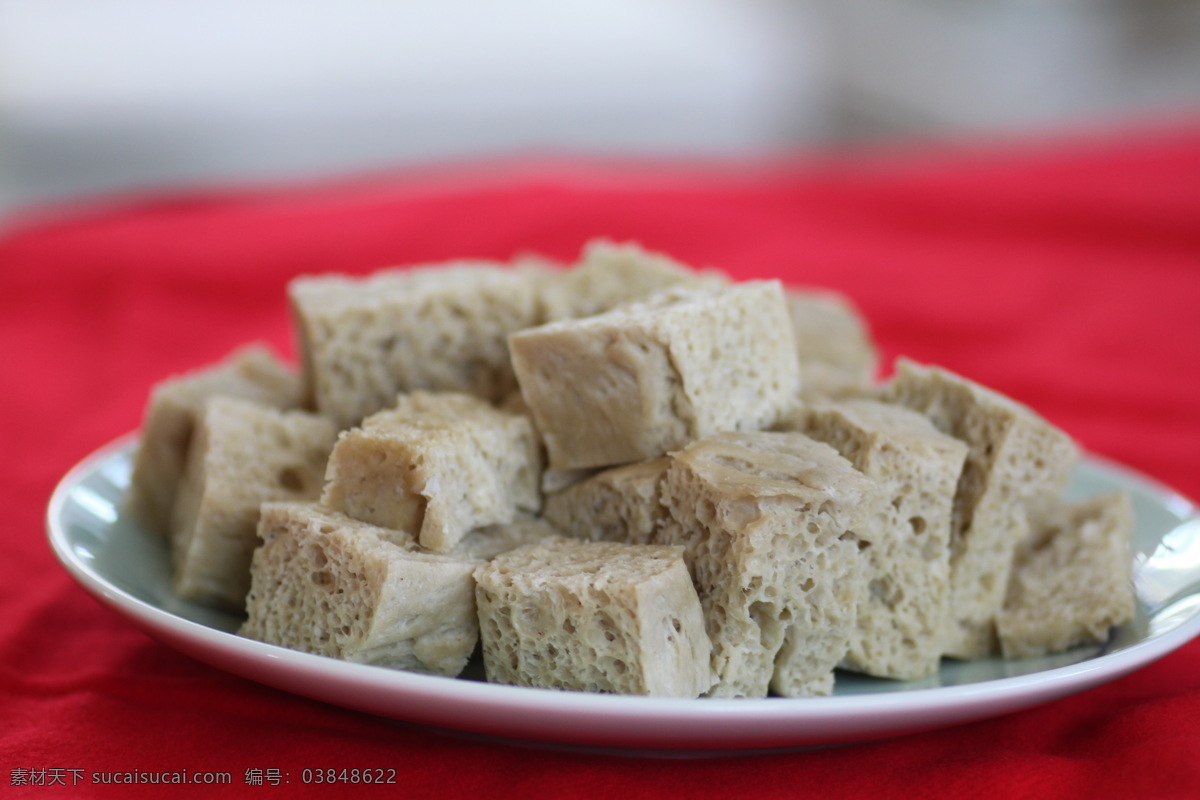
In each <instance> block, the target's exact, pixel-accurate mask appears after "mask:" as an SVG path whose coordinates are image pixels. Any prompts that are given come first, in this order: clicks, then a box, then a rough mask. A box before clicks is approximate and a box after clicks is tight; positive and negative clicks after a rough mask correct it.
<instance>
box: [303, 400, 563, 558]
mask: <svg viewBox="0 0 1200 800" xmlns="http://www.w3.org/2000/svg"><path fill="white" fill-rule="evenodd" d="M540 475H541V449H540V444H539V442H538V438H537V435H536V434H535V433H534V428H533V424H532V422H531V421H530V419H529V418H528V417H526V416H524V415H522V414H513V413H509V412H506V411H501V410H499V409H496V408H493V407H492V406H491V405H489V404H488V403H486V402H485V401H483V400H480V399H479V398H477V397H473V396H471V395H467V394H461V393H456V392H422V391H418V392H412V393H411V394H407V395H402V396H401V397H400V398H399V400H398V401H397V404H396V406H395V407H394V408H391V409H389V410H387V411H380V412H377V413H376V414H373V415H371V416H370V417H368V418H367V419H365V420H363V423H362V427H360V428H352V429H350V430H348V431H344V432H343V433H342V435H341V436H340V437H339V438H338V441H337V445H336V446H335V447H334V449H333V454H332V455H331V456H330V458H329V467H328V470H327V472H326V475H325V478H326V484H325V492H324V494H323V495H322V497H321V502H322V503H324V504H325V505H327V506H328V507H329V508H331V509H334V510H336V511H341V512H343V513H345V514H347V515H348V516H351V517H353V518H355V519H360V520H362V521H364V522H370V523H372V524H374V525H379V526H382V527H385V528H397V529H399V530H403V531H406V532H408V533H410V534H412V535H413V536H415V537H416V539H417V541H418V542H419V543H420V544H421V546H422V547H425V548H426V549H428V550H432V551H434V552H439V553H444V552H447V551H449V550H451V549H452V548H453V547H454V546H455V544H457V543H458V541H459V540H460V539H462V538H463V536H465V535H466V534H467V533H468V532H470V531H471V530H473V529H475V528H479V527H483V526H485V525H495V524H502V523H507V522H512V521H513V520H514V519H515V518H516V515H517V513H518V511H526V512H537V511H538V510H539V509H540V507H541V495H540V492H539V489H538V485H539V479H540Z"/></svg>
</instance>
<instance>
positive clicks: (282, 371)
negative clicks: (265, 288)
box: [125, 345, 303, 539]
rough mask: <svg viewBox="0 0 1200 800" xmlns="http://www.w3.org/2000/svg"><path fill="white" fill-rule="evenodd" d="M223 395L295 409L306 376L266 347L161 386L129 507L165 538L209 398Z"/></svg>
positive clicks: (151, 407) (153, 396)
mask: <svg viewBox="0 0 1200 800" xmlns="http://www.w3.org/2000/svg"><path fill="white" fill-rule="evenodd" d="M218 395H220V396H225V397H240V398H242V399H244V400H253V401H255V402H258V403H262V404H264V405H269V406H273V407H275V408H293V407H296V406H298V405H300V403H301V402H302V400H303V391H302V387H301V383H300V379H299V378H298V377H297V376H296V375H295V374H294V373H293V372H292V371H291V370H290V369H288V367H287V366H285V365H284V364H283V363H282V362H280V361H279V360H278V359H277V358H275V356H274V355H272V354H271V352H270V351H269V350H268V349H266V348H265V347H263V346H261V345H250V346H247V347H244V348H241V349H239V350H236V351H234V352H233V353H231V354H230V355H229V356H228V357H227V358H226V359H224V360H223V361H221V362H220V363H218V364H215V365H212V366H209V367H205V368H203V369H199V370H196V371H194V372H190V373H187V374H185V375H180V376H176V377H173V378H168V379H166V380H164V381H162V382H161V383H159V384H158V385H156V386H155V387H154V389H153V390H152V391H151V393H150V399H149V401H148V402H147V404H146V410H145V413H144V416H143V419H142V428H141V436H140V439H139V440H138V446H137V451H136V453H135V454H134V459H133V474H132V476H131V477H130V482H129V483H130V485H129V493H128V495H127V496H126V498H125V511H126V512H127V513H128V514H129V515H130V516H131V517H132V518H133V519H134V521H136V522H137V523H138V524H139V525H141V526H142V527H143V528H145V529H146V530H148V531H150V532H151V533H155V534H157V535H159V536H161V537H163V538H164V539H165V538H167V537H168V535H169V533H170V530H171V514H172V509H173V508H174V506H175V496H176V494H177V493H178V491H179V481H180V479H181V478H182V477H183V470H184V467H185V465H186V464H187V460H188V448H189V446H190V445H191V441H192V433H193V431H195V429H196V421H197V419H198V417H199V416H200V413H201V412H202V410H203V408H204V404H205V402H206V401H207V400H208V399H209V398H210V397H215V396H218Z"/></svg>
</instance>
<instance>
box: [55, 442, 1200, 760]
mask: <svg viewBox="0 0 1200 800" xmlns="http://www.w3.org/2000/svg"><path fill="white" fill-rule="evenodd" d="M132 448H133V440H132V439H131V438H130V439H124V440H121V441H118V442H115V443H113V444H112V445H109V446H108V447H106V448H104V449H102V450H100V451H99V452H97V453H95V454H94V455H92V456H90V457H89V458H87V459H86V460H85V461H83V462H82V463H81V464H80V465H79V466H77V467H76V468H75V469H74V470H72V471H71V472H70V473H69V474H68V475H67V476H66V477H64V478H63V480H62V482H61V483H60V484H59V486H58V488H57V490H56V491H55V493H54V496H53V498H52V499H51V501H50V507H49V511H48V517H47V524H48V528H49V536H50V543H51V545H52V546H53V548H54V552H55V553H56V555H57V556H58V558H59V559H60V560H61V561H62V563H63V565H64V566H65V567H66V568H67V570H68V571H69V572H70V573H71V574H72V575H73V576H74V577H75V578H76V579H77V580H78V581H79V583H80V584H81V585H82V586H83V587H84V588H85V589H87V590H88V591H89V592H91V593H92V594H94V595H95V596H96V597H97V598H99V599H100V600H101V601H103V602H104V603H106V604H107V605H109V606H111V607H112V608H114V609H116V611H117V612H119V613H121V614H123V615H125V616H127V617H129V618H130V619H131V620H132V621H133V622H134V623H136V624H137V625H139V626H140V627H142V628H143V629H145V630H146V631H147V632H149V633H150V634H151V635H153V636H155V637H157V638H158V639H160V640H162V641H163V642H166V643H167V644H169V645H171V646H173V647H176V648H178V649H179V650H181V651H183V652H184V653H187V654H189V655H191V656H194V657H195V658H198V659H200V660H202V661H206V662H208V663H210V664H212V665H214V666H217V667H220V668H222V669H226V670H229V671H230V672H234V673H237V674H239V675H243V676H245V677H247V678H251V679H253V680H255V681H259V682H261V683H265V684H269V685H271V686H275V687H278V688H281V689H285V690H287V691H291V692H295V693H296V694H301V695H305V696H308V697H312V698H316V699H318V700H322V701H325V702H328V703H333V704H336V705H339V706H344V707H346V708H351V709H356V710H359V711H365V712H368V713H371V714H377V715H381V716H386V717H392V718H395V719H400V720H406V721H409V722H416V723H421V724H425V725H430V726H436V727H439V728H445V729H450V730H454V731H459V732H465V733H471V734H481V735H485V736H496V737H503V738H506V739H517V740H523V741H528V742H542V743H552V744H554V745H556V746H580V747H592V748H595V747H600V748H623V749H636V750H638V751H639V752H642V753H664V752H666V751H672V752H676V751H693V752H697V751H726V752H728V751H744V750H750V749H774V748H790V747H800V746H807V745H819V744H832V743H839V742H849V741H855V740H861V739H871V738H879V737H885V736H895V735H898V734H903V733H908V732H913V731H919V730H927V729H931V728H939V727H944V726H949V725H955V724H958V723H962V722H969V721H973V720H979V719H985V718H987V717H992V716H997V715H1000V714H1004V713H1007V712H1011V711H1016V710H1019V709H1022V708H1028V707H1030V706H1033V705H1037V704H1039V703H1044V702H1047V701H1050V700H1054V699H1057V698H1060V697H1064V696H1066V695H1069V694H1071V693H1074V692H1079V691H1082V690H1084V689H1088V688H1090V687H1093V686H1096V685H1098V684H1101V683H1104V682H1106V681H1110V680H1113V679H1114V678H1117V677H1119V676H1121V675H1124V674H1126V673H1128V672H1131V671H1133V670H1135V669H1137V668H1139V667H1142V666H1144V665H1146V664H1148V663H1150V662H1151V661H1154V660H1155V659H1158V658H1160V657H1162V656H1163V655H1165V654H1167V653H1169V652H1171V651H1172V650H1174V649H1175V648H1177V647H1179V646H1180V645H1182V644H1184V643H1185V642H1187V641H1188V640H1189V639H1191V638H1192V637H1193V636H1195V635H1196V634H1197V633H1200V514H1198V512H1197V509H1196V507H1195V506H1194V505H1193V504H1192V503H1190V502H1189V501H1187V500H1186V499H1184V498H1183V497H1180V496H1179V495H1177V494H1175V493H1173V492H1171V491H1170V490H1168V489H1165V488H1163V487H1161V486H1159V485H1157V484H1155V483H1153V482H1151V481H1150V480H1148V479H1146V478H1144V477H1141V476H1139V475H1137V474H1135V473H1133V472H1131V471H1130V470H1128V469H1126V468H1124V467H1119V466H1116V465H1114V464H1111V463H1107V462H1103V461H1100V460H1098V459H1095V458H1089V459H1087V460H1085V461H1084V463H1083V464H1082V465H1081V466H1080V467H1079V470H1078V471H1077V473H1076V475H1075V478H1074V481H1073V484H1072V487H1071V494H1072V495H1074V496H1079V497H1082V496H1087V495H1091V494H1095V493H1098V492H1101V491H1106V490H1109V489H1113V488H1124V489H1127V490H1129V492H1130V493H1131V494H1132V496H1133V503H1134V513H1135V515H1136V519H1137V528H1136V531H1135V535H1134V550H1135V555H1134V565H1133V567H1134V582H1135V586H1136V590H1137V597H1138V610H1137V615H1136V618H1135V619H1134V620H1133V621H1132V622H1131V623H1129V624H1128V625H1125V626H1122V627H1121V628H1119V629H1117V630H1116V631H1115V632H1114V634H1113V636H1112V638H1111V639H1110V641H1109V642H1108V643H1107V644H1106V645H1105V646H1104V647H1086V648H1078V649H1075V650H1072V651H1070V652H1068V653H1065V654H1062V655H1059V656H1054V657H1051V658H1041V659H1030V660H1025V661H1011V662H1005V661H1002V660H998V659H989V660H984V661H977V662H971V663H959V662H952V661H946V662H944V664H943V666H942V669H941V671H940V674H939V675H937V676H936V677H934V678H931V679H929V680H925V681H920V682H911V683H899V682H893V681H885V680H876V679H871V678H866V677H862V676H857V675H852V674H848V673H847V674H839V676H838V679H837V689H836V692H835V694H834V695H833V696H832V697H818V698H804V699H784V698H768V699H755V700H716V699H700V700H678V699H657V698H645V697H623V696H612V695H593V694H584V693H578V692H561V691H549V690H541V689H524V688H517V687H511V686H499V685H491V684H487V683H483V682H481V681H480V680H478V678H479V677H481V670H480V668H479V665H478V664H477V663H475V664H473V666H472V667H470V668H469V669H468V675H470V676H473V678H474V679H472V678H471V677H468V678H459V679H453V678H440V677H431V676H426V675H416V674H411V673H405V672H398V671H395V670H389V669H385V668H382V667H372V666H366V665H361V664H350V663H345V662H341V661H337V660H334V659H331V658H325V657H321V656H314V655H309V654H306V653H298V652H293V651H290V650H286V649H283V648H280V647H274V646H272V645H267V644H262V643H261V642H255V641H251V640H248V639H243V638H240V637H238V636H236V635H235V634H234V633H233V631H235V630H236V629H237V626H238V625H239V623H240V619H239V618H238V617H236V616H233V615H229V614H223V613H220V612H216V611H212V610H210V609H206V608H203V607H201V606H197V605H194V604H192V603H187V602H184V601H181V600H179V599H177V598H175V597H174V596H172V594H171V592H170V590H169V585H170V584H169V580H168V563H167V553H166V549H165V546H164V544H163V543H162V542H161V541H159V540H158V539H156V538H154V537H152V536H150V535H149V534H147V533H146V532H145V531H143V530H141V529H140V528H138V527H137V526H136V525H134V524H133V523H131V522H129V521H128V520H126V519H124V518H123V517H122V515H121V513H120V498H121V495H122V493H123V492H124V491H125V488H126V486H128V484H129V472H130V456H131V451H132Z"/></svg>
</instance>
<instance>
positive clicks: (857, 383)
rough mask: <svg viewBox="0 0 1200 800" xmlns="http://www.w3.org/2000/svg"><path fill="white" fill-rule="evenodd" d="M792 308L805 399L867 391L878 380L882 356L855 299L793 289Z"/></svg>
mask: <svg viewBox="0 0 1200 800" xmlns="http://www.w3.org/2000/svg"><path fill="white" fill-rule="evenodd" d="M787 304H788V313H789V314H790V316H791V318H792V330H793V331H794V332H795V335H796V352H797V354H798V355H799V357H800V386H801V391H802V393H803V395H804V396H805V397H845V396H852V395H861V394H863V393H865V392H866V391H867V390H868V389H869V388H870V387H871V385H872V383H873V381H874V379H875V370H876V368H877V366H878V360H879V355H878V352H877V350H876V348H875V344H874V342H873V341H872V340H871V333H870V329H869V328H868V327H867V322H866V319H864V318H863V316H862V315H861V314H860V313H859V312H858V309H856V308H855V306H854V304H853V303H852V302H851V301H850V299H849V298H848V297H845V296H844V295H841V294H838V293H837V292H831V291H827V290H817V289H798V288H789V289H788V291H787Z"/></svg>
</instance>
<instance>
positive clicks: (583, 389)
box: [509, 282, 799, 470]
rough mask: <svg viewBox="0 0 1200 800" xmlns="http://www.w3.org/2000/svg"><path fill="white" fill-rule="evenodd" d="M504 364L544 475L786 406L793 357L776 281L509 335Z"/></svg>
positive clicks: (671, 443)
mask: <svg viewBox="0 0 1200 800" xmlns="http://www.w3.org/2000/svg"><path fill="white" fill-rule="evenodd" d="M509 345H510V348H511V350H512V357H513V367H514V369H515V370H516V374H517V379H518V381H519V383H520V386H521V393H522V395H524V398H525V402H526V403H527V404H528V406H529V409H530V411H531V413H532V414H533V417H534V420H535V421H536V423H537V427H538V429H539V431H540V432H541V434H542V437H543V439H544V441H545V443H546V449H547V452H548V456H549V464H550V467H551V468H552V469H555V470H572V469H582V468H589V467H604V466H612V465H616V464H625V463H630V462H633V461H642V460H646V459H650V458H656V457H658V456H660V455H663V454H664V453H666V452H668V451H670V450H673V449H676V448H679V447H682V446H683V445H685V444H687V443H688V442H689V441H691V440H693V439H697V438H699V437H702V436H707V435H709V434H711V433H716V432H718V431H723V430H759V429H762V428H766V427H768V426H770V425H772V424H774V423H775V422H776V420H777V419H778V418H779V416H780V415H781V414H782V412H783V411H784V410H785V409H786V408H788V407H789V406H790V405H791V404H792V403H793V398H794V395H795V393H796V391H797V386H798V370H799V368H798V363H797V357H796V347H795V342H794V340H793V337H792V329H791V322H790V320H789V318H788V313H787V307H786V304H785V303H784V300H783V292H782V289H781V288H780V285H779V283H778V282H755V283H745V284H739V285H736V286H731V287H728V288H721V289H695V290H673V289H667V290H664V292H663V293H659V294H657V295H652V296H651V297H650V298H648V299H647V300H646V301H645V302H643V303H634V304H630V305H626V306H622V307H620V308H618V309H615V310H613V311H609V312H607V313H604V314H599V315H597V316H593V317H586V318H583V319H578V320H564V321H559V322H554V323H550V324H548V325H544V326H541V327H538V328H532V329H530V330H526V331H521V332H519V333H515V334H513V335H512V336H511V337H510V338H509Z"/></svg>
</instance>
